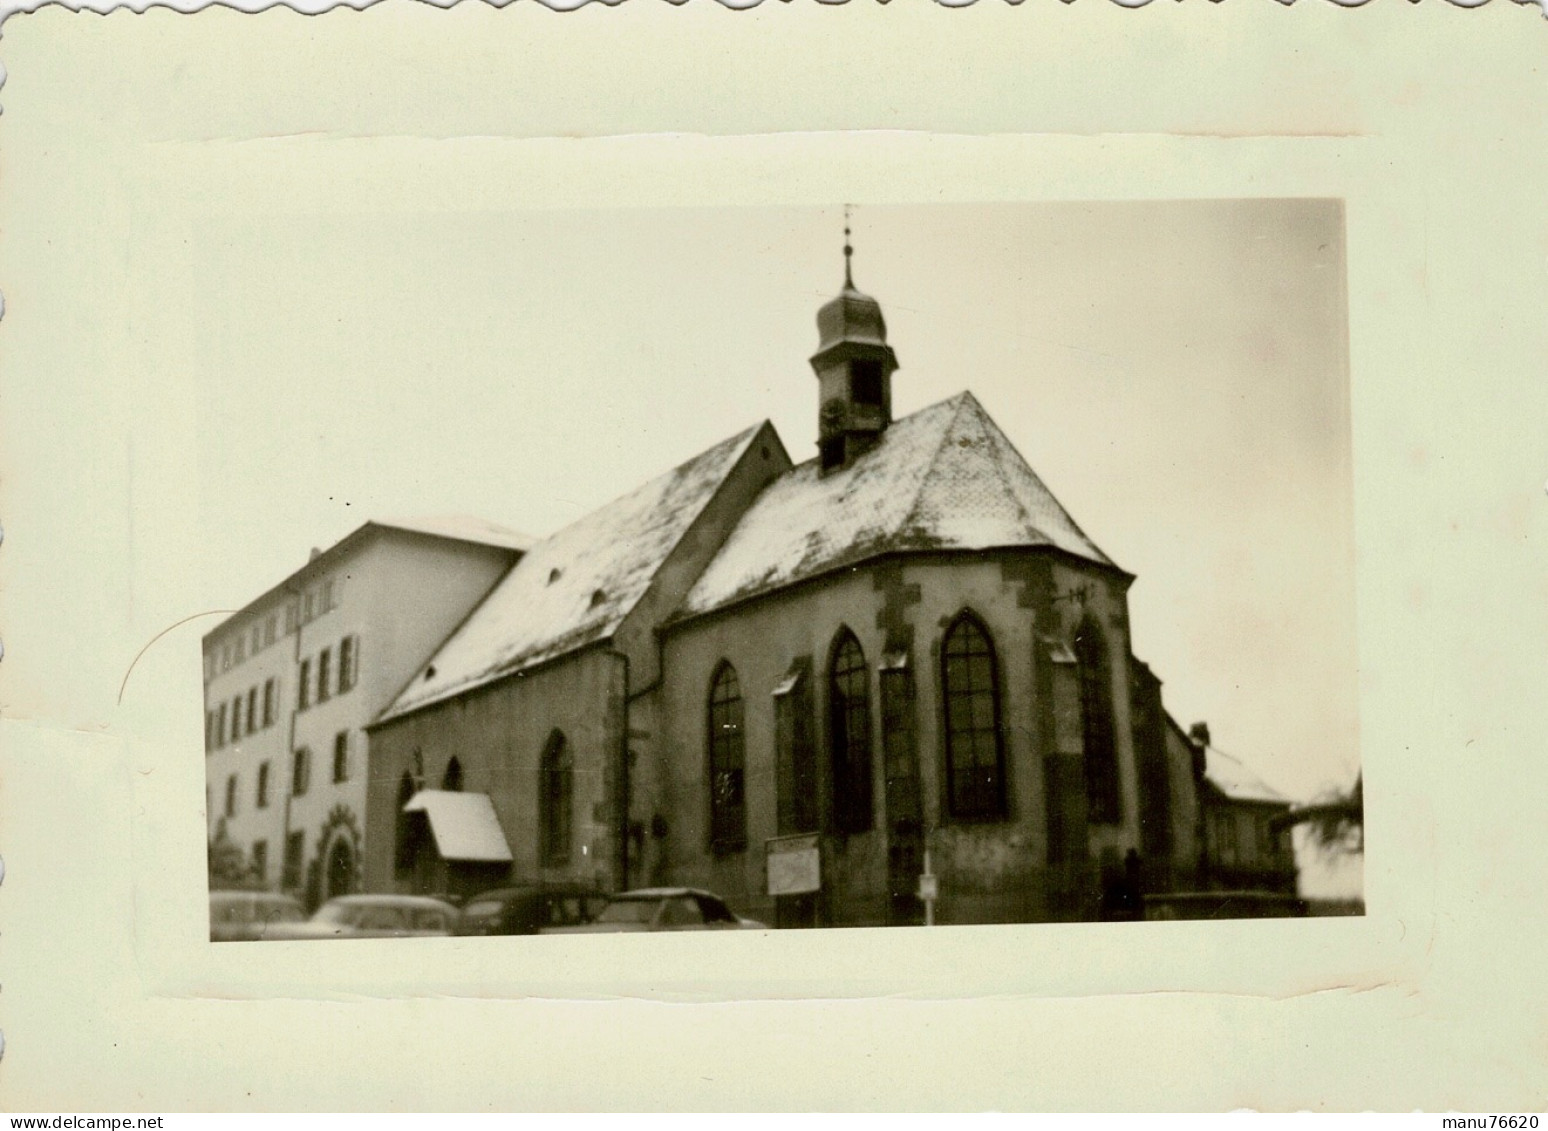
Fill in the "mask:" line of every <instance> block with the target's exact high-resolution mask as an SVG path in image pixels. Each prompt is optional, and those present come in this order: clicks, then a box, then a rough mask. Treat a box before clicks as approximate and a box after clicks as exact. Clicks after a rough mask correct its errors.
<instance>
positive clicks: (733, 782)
mask: <svg viewBox="0 0 1548 1131" xmlns="http://www.w3.org/2000/svg"><path fill="white" fill-rule="evenodd" d="M707 723H708V727H709V731H708V745H709V798H710V848H711V849H713V850H715V851H717V852H734V851H736V850H738V849H740V848H744V847H746V845H747V798H746V795H745V793H744V792H743V785H744V782H743V775H744V773H745V769H746V743H745V739H744V736H743V734H742V685H741V684H740V683H739V682H738V681H737V678H736V669H735V668H733V667H732V666H731V665H730V664H729V663H722V664H721V665H720V667H718V668H716V669H715V677H714V678H713V679H712V680H711V681H710V695H709V718H708V719H707Z"/></svg>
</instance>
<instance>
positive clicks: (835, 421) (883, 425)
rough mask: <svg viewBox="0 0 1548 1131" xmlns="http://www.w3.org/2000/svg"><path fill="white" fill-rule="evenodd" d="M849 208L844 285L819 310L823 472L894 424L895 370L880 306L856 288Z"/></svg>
mask: <svg viewBox="0 0 1548 1131" xmlns="http://www.w3.org/2000/svg"><path fill="white" fill-rule="evenodd" d="M849 221H850V206H849V205H847V204H846V205H844V289H843V290H842V291H841V292H839V294H838V296H837V297H836V298H833V299H831V300H829V301H828V302H827V303H825V304H824V305H823V307H822V309H821V310H819V311H818V312H817V335H818V342H817V352H816V354H815V355H813V357H812V369H813V370H815V371H816V374H817V382H818V393H817V397H818V415H817V450H818V454H819V456H820V457H821V463H822V470H823V471H825V472H827V471H835V470H838V469H840V468H844V467H848V466H849V465H850V464H851V463H853V462H854V461H855V460H856V459H858V458H859V457H860V455H862V454H863V453H864V452H865V451H866V450H867V449H869V448H870V447H871V446H872V445H873V444H875V443H876V441H877V440H878V439H879V438H880V437H881V434H882V433H883V432H885V431H886V430H887V425H888V424H890V423H891V422H892V373H893V370H895V369H897V367H898V359H897V356H896V355H895V354H894V353H893V352H892V347H891V346H889V345H888V344H887V323H886V321H885V320H884V319H883V318H882V312H881V304H880V303H878V302H877V301H876V300H875V299H874V298H872V297H871V296H870V295H865V294H861V293H860V292H859V291H858V290H856V289H855V279H854V269H853V266H852V264H853V260H854V254H855V248H854V244H853V243H852V242H851V240H850V224H849Z"/></svg>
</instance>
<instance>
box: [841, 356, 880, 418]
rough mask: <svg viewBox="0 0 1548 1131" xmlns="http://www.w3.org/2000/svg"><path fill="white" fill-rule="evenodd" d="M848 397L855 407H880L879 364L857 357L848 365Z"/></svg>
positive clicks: (869, 359)
mask: <svg viewBox="0 0 1548 1131" xmlns="http://www.w3.org/2000/svg"><path fill="white" fill-rule="evenodd" d="M849 396H850V399H851V400H852V401H854V403H855V404H857V405H865V406H867V407H869V408H881V407H882V367H881V362H879V361H876V360H874V359H872V358H866V357H857V358H855V359H854V360H853V361H851V362H850V363H849Z"/></svg>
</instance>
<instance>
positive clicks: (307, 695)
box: [296, 660, 312, 711]
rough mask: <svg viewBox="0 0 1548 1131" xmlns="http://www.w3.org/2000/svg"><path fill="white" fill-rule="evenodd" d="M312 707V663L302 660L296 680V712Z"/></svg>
mask: <svg viewBox="0 0 1548 1131" xmlns="http://www.w3.org/2000/svg"><path fill="white" fill-rule="evenodd" d="M311 705H312V661H311V660H302V661H301V668H300V674H299V676H298V677H297V679H296V710H298V711H304V710H306V709H307V708H308V707H310V706H311Z"/></svg>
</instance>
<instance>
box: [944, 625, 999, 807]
mask: <svg viewBox="0 0 1548 1131" xmlns="http://www.w3.org/2000/svg"><path fill="white" fill-rule="evenodd" d="M941 691H942V700H943V706H944V708H945V716H946V718H945V731H946V808H947V812H948V814H949V815H950V816H951V817H953V818H955V819H958V820H996V819H999V818H1002V817H1004V816H1005V814H1006V804H1005V800H1006V790H1005V750H1004V736H1003V734H1002V733H1001V730H1000V688H999V665H998V663H997V661H996V659H995V654H994V643H993V641H992V640H991V639H990V636H989V631H988V629H986V628H985V627H984V626H983V624H982V622H980V621H979V620H978V618H977V617H975V616H973V615H972V614H971V613H963V614H961V615H960V616H958V617H957V619H956V620H955V621H953V622H952V625H951V627H950V628H949V629H947V631H946V638H945V640H944V641H943V642H942V645H941Z"/></svg>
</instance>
